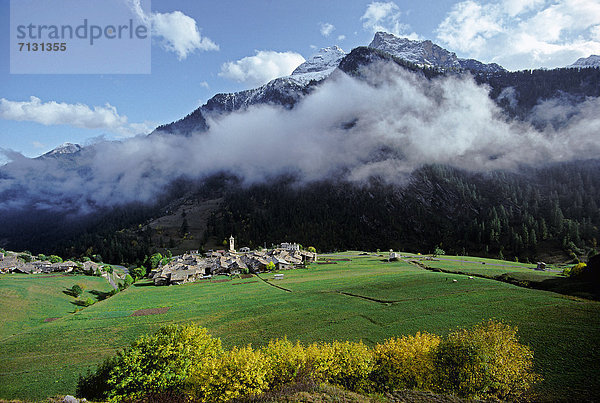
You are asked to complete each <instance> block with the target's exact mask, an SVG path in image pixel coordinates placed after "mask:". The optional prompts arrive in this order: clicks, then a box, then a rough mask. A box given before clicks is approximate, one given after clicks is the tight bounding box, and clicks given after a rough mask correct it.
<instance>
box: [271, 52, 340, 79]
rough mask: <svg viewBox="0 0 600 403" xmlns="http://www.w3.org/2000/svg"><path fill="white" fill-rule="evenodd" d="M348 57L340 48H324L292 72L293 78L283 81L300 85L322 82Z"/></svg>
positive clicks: (289, 77)
mask: <svg viewBox="0 0 600 403" xmlns="http://www.w3.org/2000/svg"><path fill="white" fill-rule="evenodd" d="M345 56H346V52H344V51H343V50H342V49H341V48H340V47H339V46H332V47H329V48H323V49H321V50H320V51H319V52H318V53H316V54H315V55H313V56H312V57H311V58H310V59H308V60H307V61H306V62H304V63H302V64H301V65H300V66H298V67H297V68H296V70H294V71H293V72H292V75H291V76H288V77H282V79H289V80H293V81H295V82H296V83H298V84H300V85H306V84H308V83H309V82H311V81H313V80H314V81H321V80H323V79H325V78H327V77H329V76H330V75H331V73H333V71H334V70H335V69H336V68H337V67H338V66H339V64H340V62H341V61H342V59H343V58H344V57H345Z"/></svg>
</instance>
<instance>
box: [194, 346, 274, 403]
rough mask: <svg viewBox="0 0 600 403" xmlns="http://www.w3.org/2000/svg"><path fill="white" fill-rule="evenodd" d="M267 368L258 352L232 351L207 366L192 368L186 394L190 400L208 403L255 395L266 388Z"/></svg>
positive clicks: (263, 358)
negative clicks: (188, 393)
mask: <svg viewBox="0 0 600 403" xmlns="http://www.w3.org/2000/svg"><path fill="white" fill-rule="evenodd" d="M267 368H268V362H267V360H265V356H264V355H263V354H262V353H261V352H260V350H253V349H252V347H251V346H247V347H242V348H238V347H233V349H232V350H230V351H227V352H225V354H223V355H222V356H221V357H219V358H215V359H212V360H211V361H210V362H209V363H208V365H204V366H202V367H201V368H197V367H194V371H193V373H192V375H191V377H190V380H189V385H190V387H189V391H190V394H191V395H192V396H193V397H195V398H197V399H200V400H202V401H209V402H226V401H229V400H232V399H235V398H238V397H241V396H248V395H256V394H259V393H262V392H263V391H264V390H266V389H267V387H268V382H267Z"/></svg>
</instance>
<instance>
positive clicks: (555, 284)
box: [507, 277, 600, 301]
mask: <svg viewBox="0 0 600 403" xmlns="http://www.w3.org/2000/svg"><path fill="white" fill-rule="evenodd" d="M507 282H510V281H507ZM527 287H528V288H534V289H538V290H544V291H552V292H555V293H557V294H562V295H569V296H572V297H578V298H585V299H592V300H595V301H600V283H597V282H594V281H591V280H589V279H585V278H583V279H581V278H571V277H563V278H560V277H559V278H555V279H547V280H543V281H538V282H534V281H531V282H529V284H528V285H527Z"/></svg>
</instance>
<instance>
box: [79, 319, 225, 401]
mask: <svg viewBox="0 0 600 403" xmlns="http://www.w3.org/2000/svg"><path fill="white" fill-rule="evenodd" d="M220 354H222V348H221V341H220V340H219V339H215V338H213V337H211V336H210V334H208V331H207V330H206V329H204V328H200V327H198V326H196V325H186V326H176V325H170V326H166V327H163V328H161V329H160V330H159V331H158V332H157V333H156V334H153V335H150V336H147V335H146V336H142V337H140V338H139V339H138V340H136V341H135V342H134V343H133V344H132V345H131V346H130V347H129V348H127V349H125V350H122V351H120V352H119V353H118V354H117V356H116V357H115V358H114V359H112V360H109V361H108V363H105V364H103V365H104V366H102V365H101V366H100V367H99V369H98V371H100V370H102V371H104V372H103V373H104V374H108V375H107V382H106V383H105V384H104V386H105V387H106V390H104V391H103V392H102V393H103V395H104V396H105V397H108V398H111V399H114V400H120V399H123V398H128V399H134V398H139V397H142V396H144V395H147V394H149V393H160V392H164V391H166V390H180V389H183V388H184V387H185V382H186V380H187V378H188V377H189V375H190V372H191V370H192V368H193V370H194V372H196V373H201V372H203V371H204V370H205V368H206V367H208V365H207V364H208V363H212V362H213V359H214V358H215V357H217V356H219V355H220ZM105 366H109V367H110V370H107V368H105ZM86 379H89V380H90V382H91V381H93V380H94V378H93V377H91V378H90V377H88V378H86ZM97 383H98V382H96V383H92V385H87V384H85V383H84V384H82V385H80V387H79V389H81V390H85V389H86V388H87V387H88V386H90V387H91V386H93V385H94V384H97ZM86 397H87V396H86Z"/></svg>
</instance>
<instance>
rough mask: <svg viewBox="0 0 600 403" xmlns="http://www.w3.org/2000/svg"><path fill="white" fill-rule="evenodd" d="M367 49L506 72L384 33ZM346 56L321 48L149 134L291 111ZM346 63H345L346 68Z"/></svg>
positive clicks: (432, 63) (436, 64)
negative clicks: (262, 110)
mask: <svg viewBox="0 0 600 403" xmlns="http://www.w3.org/2000/svg"><path fill="white" fill-rule="evenodd" d="M369 47H370V48H371V49H376V50H379V51H381V52H384V53H386V54H388V55H391V56H393V57H395V58H397V59H400V60H404V61H406V62H408V63H412V64H415V65H416V66H417V67H421V68H423V67H426V68H432V67H433V68H437V69H447V70H450V69H451V70H456V71H462V70H470V71H473V72H485V73H497V72H505V71H506V70H505V69H504V68H502V67H501V66H499V65H497V64H494V63H492V64H484V63H481V62H479V61H477V60H474V59H459V58H458V57H456V54H454V53H452V52H449V51H447V50H446V49H444V48H442V47H440V46H438V45H436V44H434V43H433V42H431V41H429V40H426V41H412V40H409V39H406V38H399V37H396V36H394V35H392V34H388V33H384V32H378V33H376V34H375V37H374V39H373V41H372V42H371V44H370V45H369ZM347 56H348V55H347V54H346V53H345V52H344V51H343V50H342V49H341V48H339V47H337V46H333V47H329V48H324V49H321V50H320V51H319V52H318V53H316V54H315V55H313V56H312V57H310V58H309V59H308V60H307V61H306V62H304V63H303V64H301V65H300V66H298V68H296V70H294V72H293V73H292V74H291V75H290V76H286V77H280V78H276V79H274V80H272V81H270V82H269V83H267V84H265V85H263V86H260V87H258V88H254V89H250V90H245V91H240V92H236V93H226V94H217V95H215V96H214V97H213V98H211V99H210V100H209V101H208V102H207V103H206V104H205V105H203V106H201V107H200V108H198V109H196V110H195V111H193V112H192V113H190V114H189V115H187V116H186V117H184V118H183V119H180V120H178V121H176V122H172V123H168V124H165V125H161V126H159V127H157V128H156V130H155V131H154V132H153V133H152V134H179V135H184V136H189V135H192V134H193V133H202V132H205V131H207V130H208V129H209V123H208V121H209V120H210V119H215V118H217V119H218V118H219V117H220V116H222V115H224V114H228V113H231V112H234V111H238V110H244V109H247V108H248V107H250V106H253V105H276V106H282V107H284V108H286V109H292V108H293V107H294V106H295V105H296V103H297V102H298V101H299V100H300V99H302V98H303V97H304V96H306V95H307V94H309V93H311V92H312V90H313V89H314V88H315V86H316V85H318V84H319V83H321V82H323V80H325V79H327V78H328V77H329V76H330V75H331V74H332V73H333V71H334V70H335V69H336V68H338V66H339V65H340V63H342V62H343V61H344V60H345V59H346V58H347ZM348 64H349V62H348V61H347V62H346V65H348Z"/></svg>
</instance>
